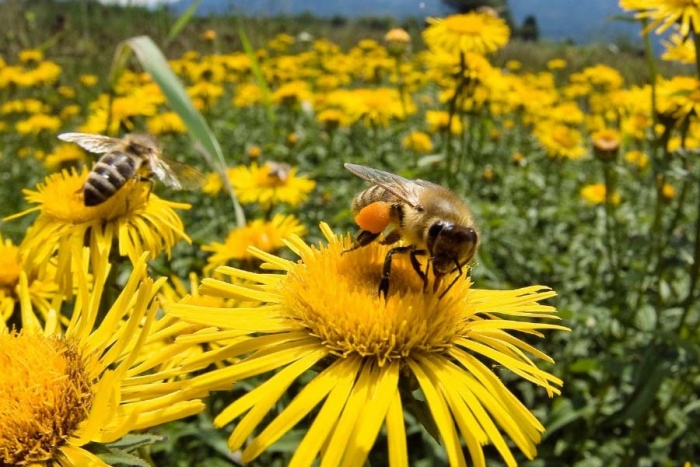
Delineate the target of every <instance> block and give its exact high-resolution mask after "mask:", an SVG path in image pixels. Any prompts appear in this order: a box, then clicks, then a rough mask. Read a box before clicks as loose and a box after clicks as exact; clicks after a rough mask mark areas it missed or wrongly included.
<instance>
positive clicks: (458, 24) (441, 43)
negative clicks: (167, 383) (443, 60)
mask: <svg viewBox="0 0 700 467" xmlns="http://www.w3.org/2000/svg"><path fill="white" fill-rule="evenodd" d="M428 24H429V25H430V26H428V28H427V29H426V30H425V31H423V39H424V40H425V43H426V44H427V45H428V47H430V48H436V49H442V50H444V51H446V52H448V53H451V54H454V55H459V54H466V53H468V52H474V53H478V54H482V55H484V54H487V53H490V52H495V51H496V50H498V49H500V48H501V47H503V46H505V45H506V44H507V43H508V39H509V38H510V29H509V28H508V25H506V22H505V21H504V20H502V19H501V18H498V17H494V16H493V15H489V14H485V13H474V12H472V13H467V14H464V15H452V16H448V17H447V18H444V19H438V18H428Z"/></svg>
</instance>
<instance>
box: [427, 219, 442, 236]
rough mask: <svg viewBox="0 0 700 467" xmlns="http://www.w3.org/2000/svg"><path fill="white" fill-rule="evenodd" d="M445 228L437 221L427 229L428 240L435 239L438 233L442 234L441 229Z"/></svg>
mask: <svg viewBox="0 0 700 467" xmlns="http://www.w3.org/2000/svg"><path fill="white" fill-rule="evenodd" d="M444 228H445V223H444V222H442V221H438V222H436V223H434V224H433V225H431V226H430V227H429V228H428V238H436V237H437V236H438V235H440V232H442V229H444Z"/></svg>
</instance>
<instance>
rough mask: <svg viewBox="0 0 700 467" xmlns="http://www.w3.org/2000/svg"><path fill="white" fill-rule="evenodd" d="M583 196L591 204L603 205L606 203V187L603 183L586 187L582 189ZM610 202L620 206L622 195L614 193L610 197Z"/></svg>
mask: <svg viewBox="0 0 700 467" xmlns="http://www.w3.org/2000/svg"><path fill="white" fill-rule="evenodd" d="M581 196H583V199H585V200H586V201H587V202H588V203H590V204H603V203H605V197H606V190H605V185H603V184H602V183H594V184H592V185H586V186H584V187H583V188H581ZM610 202H611V203H612V204H620V195H619V194H618V193H613V195H612V196H611V197H610Z"/></svg>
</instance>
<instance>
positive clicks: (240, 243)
mask: <svg viewBox="0 0 700 467" xmlns="http://www.w3.org/2000/svg"><path fill="white" fill-rule="evenodd" d="M292 234H294V235H299V236H303V235H304V234H306V227H304V226H303V225H302V224H300V223H299V219H297V218H296V217H294V216H293V215H291V214H289V215H286V216H285V215H283V214H275V216H274V217H273V218H272V220H271V221H265V220H263V219H256V220H254V221H252V222H249V223H248V224H247V225H246V226H245V227H240V228H236V229H233V230H231V232H229V234H228V236H227V237H226V240H225V241H224V243H219V242H213V243H212V244H211V245H204V246H202V250H203V251H209V252H212V253H214V254H213V255H212V256H210V257H209V259H208V260H207V263H208V264H207V266H206V267H205V272H208V271H211V270H214V269H216V268H217V267H219V266H225V265H227V264H228V263H229V262H231V261H250V260H252V259H253V256H252V255H251V254H250V252H249V251H248V247H249V246H253V247H255V248H257V249H259V250H261V251H265V252H267V253H273V252H275V251H277V250H279V249H280V248H282V247H283V246H284V242H283V241H282V240H283V239H285V238H287V237H289V236H290V235H292Z"/></svg>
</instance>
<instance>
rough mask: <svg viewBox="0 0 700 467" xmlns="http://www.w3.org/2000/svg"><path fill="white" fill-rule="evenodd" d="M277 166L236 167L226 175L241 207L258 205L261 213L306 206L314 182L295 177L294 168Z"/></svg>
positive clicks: (255, 164)
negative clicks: (278, 207) (274, 208)
mask: <svg viewBox="0 0 700 467" xmlns="http://www.w3.org/2000/svg"><path fill="white" fill-rule="evenodd" d="M287 167H288V166H285V165H283V164H278V163H267V164H264V165H258V164H257V163H256V162H253V163H252V164H251V165H250V166H249V167H247V166H243V165H241V166H238V167H234V168H233V169H230V170H229V171H228V175H229V179H230V180H231V185H233V188H234V190H235V192H236V196H237V197H238V200H239V201H240V202H241V203H244V204H251V203H259V204H260V207H261V208H262V209H269V208H270V207H271V206H273V205H276V204H279V203H284V204H287V205H289V206H290V207H296V206H298V205H300V204H301V203H303V202H305V201H306V199H307V198H308V196H309V193H310V192H311V191H312V190H313V189H314V188H315V187H316V182H314V181H313V180H309V179H308V178H306V177H305V176H297V168H296V167H288V168H287Z"/></svg>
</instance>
